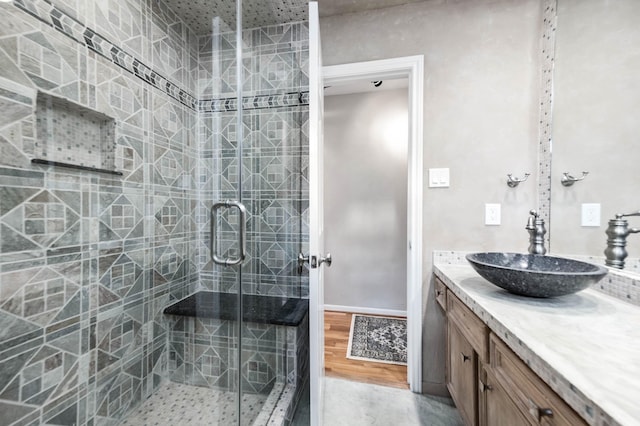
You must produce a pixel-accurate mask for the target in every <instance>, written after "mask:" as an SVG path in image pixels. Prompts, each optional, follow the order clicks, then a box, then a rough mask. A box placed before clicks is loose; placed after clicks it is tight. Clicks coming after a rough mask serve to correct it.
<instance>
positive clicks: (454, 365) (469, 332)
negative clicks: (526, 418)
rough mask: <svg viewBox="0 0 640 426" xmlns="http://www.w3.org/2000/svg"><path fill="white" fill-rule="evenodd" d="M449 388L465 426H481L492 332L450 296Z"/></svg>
mask: <svg viewBox="0 0 640 426" xmlns="http://www.w3.org/2000/svg"><path fill="white" fill-rule="evenodd" d="M446 300H447V388H448V389H449V393H450V394H451V397H452V398H453V400H454V402H455V403H456V407H458V410H459V411H460V415H461V416H462V418H463V420H464V422H465V424H467V425H472V426H477V425H479V410H478V401H479V399H478V378H479V372H480V371H481V370H482V365H483V364H484V363H486V362H487V356H488V344H487V342H488V336H489V330H488V328H487V326H486V325H484V323H483V322H482V321H480V319H479V318H478V317H476V316H475V314H473V312H471V310H469V308H467V307H466V306H465V305H464V304H463V303H462V302H461V301H460V300H459V299H458V298H457V297H456V296H455V295H454V294H453V293H451V292H447V297H446Z"/></svg>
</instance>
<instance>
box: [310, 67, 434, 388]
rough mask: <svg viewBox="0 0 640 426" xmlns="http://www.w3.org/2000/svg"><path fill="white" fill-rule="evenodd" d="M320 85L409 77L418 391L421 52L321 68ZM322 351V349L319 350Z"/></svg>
mask: <svg viewBox="0 0 640 426" xmlns="http://www.w3.org/2000/svg"><path fill="white" fill-rule="evenodd" d="M322 78H323V83H324V85H325V86H326V85H332V84H339V83H345V82H349V81H355V80H363V79H370V80H372V81H373V80H384V79H389V78H408V79H409V156H408V173H407V178H408V186H407V188H408V193H407V381H408V382H409V387H410V389H411V390H412V391H413V392H417V393H421V392H422V191H423V188H422V186H423V184H422V179H423V169H422V162H423V160H422V121H423V112H422V108H423V82H424V58H423V56H422V55H417V56H406V57H401V58H392V59H383V60H378V61H368V62H356V63H350V64H341V65H332V66H325V67H322ZM323 352H324V350H323Z"/></svg>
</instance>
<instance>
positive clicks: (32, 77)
mask: <svg viewBox="0 0 640 426" xmlns="http://www.w3.org/2000/svg"><path fill="white" fill-rule="evenodd" d="M53 4H55V5H56V6H54V5H53ZM0 8H1V11H0V12H1V14H2V18H1V21H2V25H0V28H1V29H0V33H1V37H0V63H1V64H2V66H0V77H1V78H0V82H1V83H0V109H1V110H2V114H1V115H0V149H1V151H2V154H3V155H1V156H0V254H1V256H0V328H2V330H3V332H2V333H0V424H7V425H9V424H45V423H47V424H61V425H67V424H68V425H71V424H79V425H85V424H116V423H118V422H119V420H120V419H121V418H122V417H123V416H124V415H125V414H126V413H127V412H128V411H129V410H130V409H132V408H133V407H134V406H135V405H136V404H137V403H138V402H139V401H141V400H143V399H145V398H147V397H148V396H149V395H150V394H151V393H152V392H153V391H154V389H155V388H157V386H158V385H159V384H160V382H161V380H162V379H163V378H164V377H166V376H167V372H168V366H169V365H168V362H169V359H168V350H167V340H168V326H169V322H168V319H167V318H165V316H164V315H163V313H162V310H163V309H164V307H165V306H166V304H167V303H168V300H169V297H170V296H169V295H170V294H171V295H172V297H178V296H179V295H181V294H183V295H186V294H188V293H190V292H191V291H193V289H194V288H195V286H196V284H197V270H196V267H195V265H196V257H195V250H194V249H195V243H194V241H196V238H197V236H198V234H197V232H196V231H197V229H196V227H195V224H196V222H195V217H193V216H191V215H190V214H189V212H190V211H191V210H192V204H193V203H194V201H193V200H197V199H198V193H197V188H196V185H195V176H196V173H195V172H194V170H195V169H196V166H197V165H198V163H197V161H196V159H197V158H198V157H197V155H198V152H197V148H198V147H197V145H196V144H195V138H196V111H195V109H194V107H195V105H196V102H195V98H193V97H192V95H190V94H189V93H190V92H193V91H194V88H195V79H194V78H193V76H194V73H193V71H192V68H191V67H193V68H194V69H195V62H196V61H197V56H198V51H197V43H196V42H194V40H197V39H196V38H195V37H194V36H193V34H191V33H190V31H189V30H188V28H187V27H186V26H184V25H183V24H182V23H181V22H180V21H179V20H177V19H176V18H175V16H173V15H172V14H171V12H170V11H169V10H168V9H166V7H164V5H163V4H162V3H161V2H158V1H152V0H147V1H143V2H129V1H84V0H83V1H79V0H78V1H76V0H56V1H55V2H54V3H49V2H45V1H41V0H32V1H28V0H16V1H15V2H13V3H2V4H1V5H0ZM75 10H77V11H78V12H77V15H76V12H75ZM63 11H67V12H69V15H67V14H65V13H63ZM79 16H81V17H82V19H86V21H85V22H80V21H79V20H78V17H79ZM98 34H100V35H98ZM107 40H109V41H107ZM112 43H113V44H112ZM143 62H144V64H146V65H143V64H142V63H143ZM152 69H153V70H157V73H156V71H151V70H152ZM159 73H162V76H161V75H160V74H159ZM160 89H162V90H160ZM38 92H39V93H40V94H41V96H45V97H46V96H51V97H52V98H51V99H57V100H60V99H64V101H60V102H65V103H67V102H68V103H67V106H68V105H73V108H76V110H75V111H76V112H77V111H78V110H82V108H85V109H86V111H88V110H91V111H95V112H96V113H95V114H99V115H100V116H101V117H102V116H108V117H113V119H114V123H115V131H113V130H110V131H111V132H112V134H110V135H109V138H110V139H112V141H111V143H112V144H113V142H114V140H115V149H113V145H111V146H110V149H107V150H106V151H107V152H108V155H106V156H104V157H102V158H101V156H100V155H98V154H96V155H93V156H90V155H88V154H89V153H88V150H86V152H84V153H82V152H79V151H80V149H79V148H82V147H78V146H75V147H74V146H71V148H69V145H64V146H62V147H60V148H63V149H66V150H67V152H66V153H64V154H61V155H66V156H67V157H70V156H73V155H76V157H83V159H81V160H79V161H81V162H83V161H84V162H91V161H94V162H95V163H93V164H91V165H99V164H100V165H103V166H104V165H105V162H107V163H110V166H111V168H113V167H115V168H117V169H119V170H121V171H122V172H123V176H122V177H117V178H116V177H105V175H99V174H94V173H90V172H80V171H69V170H64V169H56V168H51V167H42V166H35V165H31V164H30V159H31V158H33V157H34V156H35V155H36V154H37V153H38V150H39V149H40V150H41V149H42V148H43V147H42V146H39V145H38V143H39V141H40V140H39V137H38V133H41V132H42V129H39V128H38V126H39V124H40V125H43V124H44V123H42V122H41V123H38V122H37V120H36V115H35V114H34V111H35V110H36V108H37V106H38V99H37V96H36V93H38ZM78 106H79V107H78ZM41 107H42V105H41ZM61 110H62V109H58V112H60V111H61ZM82 111H85V110H82ZM71 112H73V111H71ZM68 113H69V111H66V112H64V114H65V115H67V116H66V117H63V115H62V112H60V115H59V116H53V117H51V116H50V117H49V118H51V119H52V120H54V119H55V120H56V122H55V125H56V126H58V128H57V129H56V130H57V131H59V132H66V131H67V130H68V129H66V128H65V127H64V126H68V125H70V122H69V120H68ZM65 120H66V121H65ZM76 127H77V126H76ZM94 130H95V128H94ZM92 132H93V131H92V129H91V128H89V127H87V128H84V129H82V130H81V133H87V139H90V138H91V134H92ZM94 133H95V132H94ZM58 136H59V135H58ZM92 139H93V141H94V142H96V140H95V138H92ZM67 142H69V141H68V140H67ZM56 144H57V141H56ZM54 145H55V144H54ZM46 146H47V149H48V148H51V144H47V145H46ZM74 148H75V152H73V151H74ZM91 149H93V147H92V148H91ZM100 149H102V148H100ZM92 154H93V152H92ZM76 159H77V158H76Z"/></svg>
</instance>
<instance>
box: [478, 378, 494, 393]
mask: <svg viewBox="0 0 640 426" xmlns="http://www.w3.org/2000/svg"><path fill="white" fill-rule="evenodd" d="M492 390H493V386H491V385H489V384H487V383H485V382H483V381H482V380H480V392H486V391H492Z"/></svg>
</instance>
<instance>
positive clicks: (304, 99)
mask: <svg viewBox="0 0 640 426" xmlns="http://www.w3.org/2000/svg"><path fill="white" fill-rule="evenodd" d="M198 104H199V105H198V111H199V112H233V111H237V110H238V100H237V99H236V98H223V99H206V100H201V101H199V103H198ZM304 105H309V92H308V91H305V92H296V93H284V94H274V95H256V96H245V97H243V98H242V109H244V110H253V109H266V108H282V107H291V106H304Z"/></svg>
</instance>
